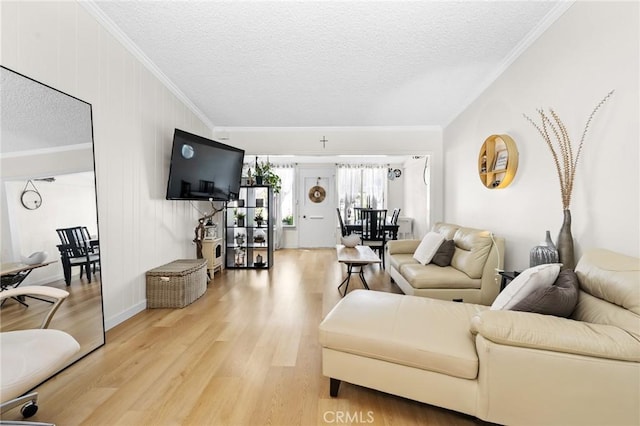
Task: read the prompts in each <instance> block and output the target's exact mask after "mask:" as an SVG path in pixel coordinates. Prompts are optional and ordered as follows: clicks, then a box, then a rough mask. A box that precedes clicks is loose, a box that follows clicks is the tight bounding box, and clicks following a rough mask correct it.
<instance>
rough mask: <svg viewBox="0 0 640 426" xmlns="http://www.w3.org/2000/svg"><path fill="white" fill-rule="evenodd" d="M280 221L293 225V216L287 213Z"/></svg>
mask: <svg viewBox="0 0 640 426" xmlns="http://www.w3.org/2000/svg"><path fill="white" fill-rule="evenodd" d="M282 223H284V224H285V225H293V216H292V215H289V216H285V217H283V218H282Z"/></svg>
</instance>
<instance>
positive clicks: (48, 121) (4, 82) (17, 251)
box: [0, 67, 105, 362]
mask: <svg viewBox="0 0 640 426" xmlns="http://www.w3.org/2000/svg"><path fill="white" fill-rule="evenodd" d="M0 73H1V83H0V100H1V105H0V108H1V110H0V111H1V117H0V119H1V121H0V129H1V134H0V162H1V163H0V167H1V168H0V187H1V193H0V197H1V198H0V199H1V202H2V206H1V210H0V217H1V222H2V228H1V231H2V241H1V243H2V246H1V247H2V253H1V255H2V256H1V260H2V283H3V287H7V286H15V285H16V283H17V282H18V281H20V279H21V278H23V280H22V281H21V282H19V283H18V284H17V285H20V286H28V285H45V286H52V287H58V288H62V289H64V290H67V291H68V292H69V293H70V295H69V297H68V298H67V299H66V300H65V302H64V303H63V304H62V306H61V307H60V309H59V310H58V311H57V313H56V314H55V316H54V317H53V321H52V322H51V324H50V326H49V327H50V328H55V329H60V330H64V331H66V332H67V333H69V334H71V335H72V336H73V337H74V338H75V339H76V340H77V341H78V342H79V343H80V346H81V350H80V352H79V353H78V355H77V357H76V358H75V359H73V360H72V361H71V362H75V361H76V360H77V359H79V358H81V357H83V356H85V355H87V354H88V353H89V352H91V351H93V350H95V349H96V348H98V347H100V346H102V345H104V343H105V331H104V317H103V305H102V282H101V281H102V280H101V277H100V262H99V259H100V256H101V255H102V253H100V247H99V236H98V220H97V207H96V205H97V203H96V186H95V170H94V154H93V124H92V115H91V104H88V103H86V102H84V101H82V100H79V99H77V98H75V97H73V96H70V95H67V94H65V93H63V92H60V91H59V90H56V89H53V88H51V87H49V86H46V85H44V84H42V83H39V82H37V81H35V80H33V79H30V78H28V77H26V76H24V75H21V74H19V73H17V72H15V71H12V70H10V69H8V68H5V67H0ZM72 227H84V228H86V235H87V240H88V241H90V243H91V244H92V245H93V247H92V251H93V253H94V256H93V259H97V261H96V262H94V263H93V265H92V269H91V271H90V275H89V276H87V275H86V274H85V273H83V274H82V277H81V276H80V275H81V274H80V272H81V268H80V267H71V268H70V270H71V275H70V276H69V277H67V279H65V274H64V270H63V262H62V257H61V256H62V255H61V253H60V251H59V249H58V246H59V245H61V244H62V240H61V237H60V236H59V234H58V232H57V231H56V230H58V229H63V228H72ZM37 252H46V254H47V255H46V258H45V259H44V260H43V262H39V263H37V265H38V266H37V267H35V268H33V269H31V270H30V271H29V269H27V272H29V274H28V275H27V276H26V277H17V272H16V271H17V270H19V269H21V268H22V267H24V266H25V259H24V258H27V257H29V256H30V255H31V254H33V253H37ZM27 260H28V259H27ZM49 262H51V263H49ZM67 281H68V283H67ZM48 307H49V304H48V303H47V302H44V301H41V300H36V299H32V298H24V300H13V299H6V300H5V302H4V303H3V305H2V307H0V321H1V322H0V331H2V332H5V331H11V330H16V329H25V328H37V327H38V326H39V325H40V322H41V321H42V315H40V314H41V312H44V311H46V310H48Z"/></svg>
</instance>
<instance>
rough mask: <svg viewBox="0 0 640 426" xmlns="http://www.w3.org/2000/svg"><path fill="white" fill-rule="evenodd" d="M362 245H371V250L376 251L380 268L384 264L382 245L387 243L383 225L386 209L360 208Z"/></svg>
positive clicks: (385, 218)
mask: <svg viewBox="0 0 640 426" xmlns="http://www.w3.org/2000/svg"><path fill="white" fill-rule="evenodd" d="M361 214H362V236H361V239H362V245H366V246H369V247H371V249H372V250H375V251H377V252H378V255H379V256H380V259H381V260H382V269H385V264H384V247H385V245H386V244H387V232H386V230H385V225H386V223H387V210H386V209H362V210H361Z"/></svg>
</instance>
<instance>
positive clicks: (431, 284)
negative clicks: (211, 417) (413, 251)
mask: <svg viewBox="0 0 640 426" xmlns="http://www.w3.org/2000/svg"><path fill="white" fill-rule="evenodd" d="M399 271H400V273H401V274H402V276H403V277H404V278H405V279H406V280H407V281H408V282H409V284H411V286H412V287H413V288H421V289H427V288H429V289H430V288H447V289H452V288H480V285H481V283H482V281H481V280H480V279H479V278H478V279H473V278H469V276H468V275H467V274H465V273H464V272H461V271H458V270H457V269H456V268H454V267H452V266H445V267H441V266H438V265H434V264H431V263H430V264H428V265H420V264H418V263H406V264H404V265H402V266H401V267H400V270H399Z"/></svg>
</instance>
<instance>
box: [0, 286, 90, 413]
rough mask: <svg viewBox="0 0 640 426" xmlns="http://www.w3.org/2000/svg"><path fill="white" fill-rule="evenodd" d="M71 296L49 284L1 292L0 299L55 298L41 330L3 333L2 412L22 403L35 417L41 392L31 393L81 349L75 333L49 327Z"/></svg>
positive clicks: (0, 356)
mask: <svg viewBox="0 0 640 426" xmlns="http://www.w3.org/2000/svg"><path fill="white" fill-rule="evenodd" d="M68 295H69V293H68V292H66V291H64V290H61V289H57V288H53V287H45V286H26V287H19V288H14V289H10V290H5V291H2V292H0V301H2V300H4V299H7V298H11V297H19V296H37V297H44V298H47V299H52V303H53V304H52V305H51V309H50V310H49V311H48V312H47V315H46V316H45V318H44V320H43V321H42V325H41V326H40V328H39V329H30V330H16V331H7V332H3V333H0V401H2V405H1V409H0V412H1V413H2V414H4V413H5V412H6V411H9V410H11V409H13V408H15V407H18V406H20V405H22V408H21V413H22V415H23V416H24V417H31V416H33V415H34V414H35V413H36V412H37V411H38V405H37V404H38V393H37V392H30V393H27V392H29V391H30V390H32V389H33V388H34V387H36V386H37V385H38V384H40V383H42V382H43V381H44V380H46V379H47V378H49V377H50V376H51V375H53V374H54V373H56V372H58V370H60V369H62V368H63V367H65V366H66V365H67V363H68V362H69V360H70V359H71V357H73V356H74V355H75V354H76V353H77V352H78V351H79V350H80V345H79V344H78V342H77V341H76V340H75V339H74V338H73V337H72V336H70V335H69V334H67V333H65V332H64V331H60V330H51V329H48V328H47V327H48V326H49V323H50V322H51V318H52V317H53V315H54V314H55V312H56V311H57V309H58V308H59V307H60V304H61V303H62V302H63V301H64V299H65V298H66V297H67V296H68ZM29 424H34V423H32V422H30V423H29ZM35 424H45V423H35Z"/></svg>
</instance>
